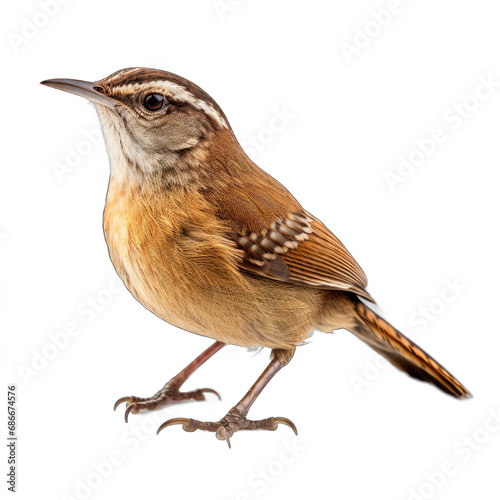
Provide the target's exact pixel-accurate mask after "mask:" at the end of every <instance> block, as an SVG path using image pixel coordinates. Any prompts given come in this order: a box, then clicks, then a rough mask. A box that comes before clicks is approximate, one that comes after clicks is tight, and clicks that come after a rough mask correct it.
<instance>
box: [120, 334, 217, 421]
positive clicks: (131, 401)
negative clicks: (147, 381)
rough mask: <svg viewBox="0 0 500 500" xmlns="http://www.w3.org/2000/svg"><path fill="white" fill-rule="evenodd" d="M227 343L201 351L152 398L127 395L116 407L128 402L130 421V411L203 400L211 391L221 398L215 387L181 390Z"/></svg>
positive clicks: (126, 415) (127, 412) (136, 411)
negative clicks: (178, 402)
mask: <svg viewBox="0 0 500 500" xmlns="http://www.w3.org/2000/svg"><path fill="white" fill-rule="evenodd" d="M225 345H226V344H224V343H223V342H215V343H214V344H212V345H211V346H210V347H209V348H208V349H207V350H206V351H204V352H203V353H201V354H200V355H199V356H198V357H197V358H196V359H195V360H194V361H193V362H192V363H190V364H189V365H188V366H186V368H184V370H182V371H181V372H180V373H178V374H177V375H176V376H175V377H174V378H172V379H171V380H169V381H168V382H167V383H166V384H165V385H164V386H163V387H162V388H161V389H160V390H159V391H158V392H157V393H156V394H155V395H154V396H152V397H150V398H139V397H137V396H126V397H123V398H120V399H119V400H118V401H117V402H116V403H115V406H114V409H115V410H116V408H117V407H118V406H119V405H120V404H121V403H125V402H126V403H127V409H126V410H125V422H128V416H129V414H130V413H134V414H135V413H139V411H141V410H155V409H156V408H160V407H161V406H165V405H166V404H169V403H174V402H177V401H184V400H186V399H194V400H195V401H203V400H204V399H205V393H207V392H211V393H212V394H215V395H216V396H217V397H218V398H219V399H220V395H219V393H218V392H217V391H214V390H213V389H208V388H204V389H196V390H195V391H189V392H180V391H179V389H180V388H181V386H182V384H184V382H185V381H186V380H187V379H188V378H189V377H190V376H191V375H192V374H193V373H194V372H195V371H196V370H197V369H198V368H199V367H200V366H201V365H202V364H203V363H205V361H206V360H207V359H209V358H211V357H212V356H213V355H214V354H215V353H216V352H217V351H219V350H220V349H222V348H223V347H224V346H225Z"/></svg>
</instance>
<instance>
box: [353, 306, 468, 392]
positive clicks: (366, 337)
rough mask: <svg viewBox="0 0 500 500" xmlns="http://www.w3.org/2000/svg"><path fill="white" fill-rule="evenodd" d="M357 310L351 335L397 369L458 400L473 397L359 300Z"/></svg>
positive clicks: (416, 346) (413, 344)
mask: <svg viewBox="0 0 500 500" xmlns="http://www.w3.org/2000/svg"><path fill="white" fill-rule="evenodd" d="M355 308H356V312H357V316H358V322H357V323H358V325H357V326H356V327H354V328H350V330H351V332H352V333H354V335H356V336H357V337H358V338H359V339H361V340H362V341H363V342H365V343H366V344H368V345H369V346H370V347H371V348H372V349H374V350H375V351H377V352H378V353H379V354H381V355H382V356H384V357H385V358H386V359H387V360H388V361H389V362H390V363H392V364H393V365H394V366H395V367H396V368H398V369H399V370H402V371H404V372H406V373H408V375H410V376H412V377H415V378H417V379H419V380H424V381H425V382H429V383H431V384H434V385H435V386H436V387H439V388H440V389H441V390H442V391H444V392H446V393H447V394H450V395H451V396H454V397H456V398H468V397H471V394H470V392H469V391H468V390H467V389H466V388H465V387H464V386H463V385H462V384H461V383H460V382H459V381H458V380H457V379H456V378H455V377H454V376H453V375H451V373H449V372H448V371H447V370H445V368H444V367H443V366H441V365H440V364H439V363H438V362H437V361H436V360H434V359H433V358H431V356H429V355H428V354H427V353H426V352H424V351H423V350H422V349H420V347H418V345H416V344H415V343H414V342H412V341H411V340H410V339H408V338H406V337H405V336H404V335H403V334H402V333H401V332H399V331H398V330H396V329H395V328H394V327H393V326H391V325H390V324H389V323H387V321H385V320H384V319H383V318H381V317H380V316H379V315H378V314H377V313H375V312H374V311H372V310H371V309H369V308H368V307H367V306H366V305H365V304H364V303H363V302H361V301H359V300H357V301H356V303H355Z"/></svg>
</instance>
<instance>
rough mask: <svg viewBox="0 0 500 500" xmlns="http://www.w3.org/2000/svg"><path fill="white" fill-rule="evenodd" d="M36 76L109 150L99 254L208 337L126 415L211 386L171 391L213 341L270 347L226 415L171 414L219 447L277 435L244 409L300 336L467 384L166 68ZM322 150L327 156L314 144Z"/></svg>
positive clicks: (207, 103)
mask: <svg viewBox="0 0 500 500" xmlns="http://www.w3.org/2000/svg"><path fill="white" fill-rule="evenodd" d="M41 83H42V84H43V85H46V86H48V87H52V88H55V89H58V90H62V91H66V92H69V93H73V94H76V95H77V96H80V97H84V98H86V99H88V100H90V101H91V102H93V103H94V104H95V107H96V109H97V114H98V117H99V119H100V122H101V126H102V130H103V134H104V138H105V142H106V147H107V151H108V155H109V159H110V179H109V185H108V191H107V196H106V204H105V210H104V217H103V229H104V235H105V239H106V243H107V246H108V251H109V256H110V258H111V261H112V263H113V265H114V268H115V269H116V272H117V273H118V275H119V276H120V278H121V279H122V281H123V282H124V284H125V286H126V288H127V289H128V290H129V291H130V292H131V294H132V295H133V296H134V297H135V298H136V299H137V300H138V301H139V302H140V303H141V304H142V305H144V306H145V307H146V308H147V309H149V310H150V311H151V312H152V313H154V314H155V315H156V316H158V317H159V318H161V319H162V320H164V321H166V322H168V323H170V324H172V325H174V326H176V327H179V328H181V329H184V330H186V331H188V332H191V333H194V334H198V335H201V336H205V337H208V338H211V339H213V340H215V342H214V343H213V344H212V345H211V346H210V347H209V348H208V349H207V350H205V351H204V352H203V353H202V354H201V355H199V356H198V357H197V358H196V359H195V360H194V361H193V362H192V363H191V364H189V365H188V366H187V367H186V368H185V369H183V370H182V371H181V372H180V373H179V374H177V375H176V376H174V377H173V378H172V379H170V380H169V381H168V382H167V383H166V384H165V385H164V386H163V387H162V389H160V390H159V391H158V392H157V393H156V394H155V395H154V396H152V397H136V396H126V397H123V398H120V399H118V401H117V402H116V403H115V406H114V409H115V410H116V408H117V407H118V406H119V405H120V404H121V403H126V410H125V420H126V421H128V416H129V414H130V413H133V414H137V413H139V412H140V411H142V410H154V409H156V408H159V407H162V406H164V405H166V404H170V403H173V402H177V401H183V400H195V401H201V400H204V399H205V395H206V394H209V393H212V394H214V395H216V396H217V397H219V399H220V395H219V394H218V392H217V391H215V390H213V389H209V388H202V389H197V390H194V391H187V392H182V391H181V390H180V389H181V386H182V385H183V384H184V382H185V381H186V380H187V379H188V377H189V376H191V374H192V373H193V372H194V371H195V370H197V369H198V368H199V367H200V366H201V365H202V364H203V363H205V362H206V361H207V360H208V359H209V358H211V357H212V356H213V355H214V354H216V353H217V352H218V351H220V350H221V349H222V348H223V347H224V346H225V345H236V346H242V347H247V348H252V347H266V348H269V349H271V360H270V363H269V364H268V366H267V367H266V369H265V370H264V371H263V373H262V374H261V375H260V377H259V378H258V379H257V380H256V382H255V383H254V384H253V386H252V387H251V388H250V390H249V391H248V392H247V393H246V394H245V395H244V396H243V398H242V399H241V400H240V401H239V402H238V403H237V404H236V405H234V406H233V407H232V408H230V410H229V411H228V412H227V414H226V415H225V416H223V417H222V418H220V419H219V420H217V421H210V422H204V421H199V420H195V419H192V418H180V417H176V418H172V419H169V420H167V421H166V422H164V423H163V424H162V425H161V426H160V427H159V429H158V433H159V432H160V431H161V430H163V429H164V428H166V427H169V426H171V425H181V426H182V428H183V429H184V430H185V431H188V432H193V431H196V430H205V431H210V432H213V433H215V436H216V437H217V439H220V440H225V441H226V442H227V444H228V445H229V447H231V442H230V438H231V437H232V436H233V434H234V433H235V432H237V431H239V430H258V429H260V430H276V429H277V428H278V425H279V424H282V425H285V426H288V427H290V428H291V429H292V430H293V432H294V433H295V434H297V428H296V426H295V424H294V423H293V422H292V421H291V420H290V419H288V418H286V417H269V418H264V419H261V420H250V419H248V418H247V416H248V413H249V410H250V407H251V406H252V404H253V403H254V402H255V400H256V399H257V397H258V396H259V394H260V393H261V392H262V390H263V389H264V387H265V386H266V385H267V384H268V383H269V381H270V380H271V379H272V378H273V377H274V375H276V373H277V372H278V371H279V370H281V369H282V368H283V367H284V366H286V365H287V364H288V363H289V362H290V360H291V359H292V357H293V355H294V353H295V350H296V348H297V347H298V346H300V345H303V344H304V343H305V342H306V340H307V339H308V338H309V336H310V335H311V333H312V332H313V331H316V330H318V331H322V332H327V333H330V332H333V331H335V330H339V329H346V330H348V331H350V332H351V333H353V334H354V335H355V336H356V337H357V338H359V339H360V340H361V341H363V342H364V343H365V344H367V345H368V346H369V347H371V348H372V349H373V350H375V351H376V352H377V353H378V354H380V355H382V356H383V357H385V358H386V359H387V360H388V361H389V362H390V363H391V364H392V365H394V366H395V367H396V368H397V369H399V370H401V371H403V372H406V373H407V374H408V375H410V376H411V377H413V378H415V379H418V380H421V381H425V382H428V383H430V384H432V385H434V386H436V387H438V388H439V389H441V390H442V391H444V392H445V393H447V394H449V395H451V396H453V397H455V398H459V399H461V398H468V397H470V396H471V394H470V392H469V391H468V390H467V389H466V388H465V387H464V386H463V385H462V384H461V383H460V382H459V381H458V380H457V379H456V378H455V377H453V376H452V375H451V374H450V373H449V372H448V371H447V370H446V369H445V368H444V367H443V366H442V365H440V364H439V363H438V362H437V361H436V360H434V359H433V358H432V357H431V356H430V355H428V354H427V353H426V352H424V351H423V350H422V349H421V348H420V347H418V346H417V345H416V344H415V343H414V342H412V341H411V340H410V339H408V338H407V337H405V336H404V335H403V334H402V333H401V332H400V331H399V330H397V329H396V328H394V327H393V326H392V325H391V324H389V323H388V322H387V321H385V320H384V319H383V318H382V317H381V316H380V315H379V314H378V313H377V312H376V311H375V310H374V308H373V307H370V305H369V304H370V303H375V301H374V299H373V298H372V296H371V295H370V293H369V292H368V291H367V289H366V288H367V278H366V275H365V274H364V272H363V270H362V269H361V267H360V266H359V265H358V263H357V262H356V261H355V260H354V258H353V257H352V255H351V254H350V253H349V251H348V250H347V249H346V247H345V246H344V245H343V244H342V243H341V241H340V240H339V239H338V238H337V237H336V236H335V235H334V234H333V233H332V232H331V231H330V230H329V229H327V227H326V226H325V225H324V224H323V223H322V222H321V221H320V220H319V219H318V218H316V217H315V216H314V215H312V214H311V213H309V212H308V211H307V210H305V209H304V208H303V207H302V206H301V204H300V203H299V202H298V201H297V200H296V199H295V198H294V196H293V195H292V194H291V193H290V192H289V191H288V190H287V189H286V188H285V187H284V186H283V185H282V184H280V183H279V182H278V181H277V180H276V179H274V178H273V177H272V176H271V175H269V174H267V173H266V172H265V171H263V170H262V169H260V168H259V167H258V166H257V165H256V164H255V163H254V162H253V161H252V160H251V159H250V158H249V157H248V156H247V154H246V153H245V151H244V150H243V148H242V147H241V145H240V144H239V142H238V140H237V138H236V135H235V134H234V132H233V130H232V128H231V126H230V124H229V121H228V119H227V117H226V115H225V114H224V112H223V111H222V109H221V108H220V106H219V105H218V104H217V102H216V101H215V100H214V99H212V98H211V97H210V96H209V95H208V94H207V93H206V92H205V91H204V90H202V89H201V88H200V87H198V86H197V85H196V84H194V83H192V82H191V81H189V80H187V79H185V78H183V77H181V76H178V75H176V74H173V73H170V72H167V71H163V70H159V69H151V68H140V67H133V68H126V69H122V70H120V71H117V72H115V73H113V74H112V75H110V76H108V77H106V78H104V79H102V80H99V81H97V82H89V81H82V80H72V79H52V80H45V81H42V82H41ZM325 154H326V152H325Z"/></svg>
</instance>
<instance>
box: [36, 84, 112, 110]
mask: <svg viewBox="0 0 500 500" xmlns="http://www.w3.org/2000/svg"><path fill="white" fill-rule="evenodd" d="M40 83H41V84H42V85H47V87H52V88H54V89H57V90H64V91H65V92H70V93H71V94H76V95H79V96H80V97H85V98H87V99H89V100H91V101H93V102H96V103H97V104H102V105H103V106H106V107H108V108H111V109H115V108H116V106H119V105H120V102H119V101H117V100H115V99H113V98H112V97H109V96H107V95H105V94H104V93H103V92H104V88H103V87H102V86H101V85H99V84H98V83H94V82H84V81H82V80H70V79H68V78H60V79H56V80H44V81H43V82H40Z"/></svg>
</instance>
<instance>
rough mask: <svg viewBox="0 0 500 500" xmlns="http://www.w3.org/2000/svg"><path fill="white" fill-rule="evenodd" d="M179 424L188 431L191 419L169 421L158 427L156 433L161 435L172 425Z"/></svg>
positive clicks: (178, 418)
mask: <svg viewBox="0 0 500 500" xmlns="http://www.w3.org/2000/svg"><path fill="white" fill-rule="evenodd" d="M177 424H182V428H183V429H184V430H185V431H187V430H188V429H187V428H186V426H187V425H189V419H188V418H181V417H177V418H171V419H170V420H167V421H166V422H163V424H161V425H160V427H158V430H157V431H156V434H159V433H160V432H161V431H162V430H163V429H165V427H168V426H170V425H177Z"/></svg>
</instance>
